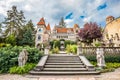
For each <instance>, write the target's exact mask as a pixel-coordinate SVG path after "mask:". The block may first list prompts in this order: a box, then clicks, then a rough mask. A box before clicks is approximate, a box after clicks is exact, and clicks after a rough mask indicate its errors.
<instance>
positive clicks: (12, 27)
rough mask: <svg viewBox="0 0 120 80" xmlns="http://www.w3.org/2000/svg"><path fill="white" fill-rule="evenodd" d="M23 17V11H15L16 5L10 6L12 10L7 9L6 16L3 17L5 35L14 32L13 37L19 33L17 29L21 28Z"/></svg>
mask: <svg viewBox="0 0 120 80" xmlns="http://www.w3.org/2000/svg"><path fill="white" fill-rule="evenodd" d="M24 19H25V17H24V15H23V12H22V11H20V12H18V11H17V8H16V6H12V10H8V11H7V18H5V21H4V24H5V28H6V30H5V35H6V36H8V35H11V34H15V37H16V36H18V35H19V31H20V30H21V29H22V28H23V25H24V22H25V20H24Z"/></svg>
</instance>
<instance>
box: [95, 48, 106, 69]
mask: <svg viewBox="0 0 120 80" xmlns="http://www.w3.org/2000/svg"><path fill="white" fill-rule="evenodd" d="M96 54H97V57H96V58H97V66H99V67H100V68H103V67H105V66H106V65H105V60H104V51H103V49H102V48H98V49H97V51H96Z"/></svg>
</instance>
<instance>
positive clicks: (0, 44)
mask: <svg viewBox="0 0 120 80" xmlns="http://www.w3.org/2000/svg"><path fill="white" fill-rule="evenodd" d="M9 46H11V44H5V43H0V47H9Z"/></svg>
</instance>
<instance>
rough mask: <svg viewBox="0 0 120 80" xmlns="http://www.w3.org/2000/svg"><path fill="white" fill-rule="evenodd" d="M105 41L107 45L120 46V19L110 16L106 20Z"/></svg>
mask: <svg viewBox="0 0 120 80" xmlns="http://www.w3.org/2000/svg"><path fill="white" fill-rule="evenodd" d="M103 40H104V41H105V43H106V44H109V43H113V45H114V46H116V47H117V46H120V17H118V18H116V19H115V18H114V17H113V16H108V17H107V18H106V26H105V28H104V33H103Z"/></svg>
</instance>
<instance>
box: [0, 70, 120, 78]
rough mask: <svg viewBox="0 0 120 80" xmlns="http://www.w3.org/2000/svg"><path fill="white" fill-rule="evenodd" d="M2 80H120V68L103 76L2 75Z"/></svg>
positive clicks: (0, 76)
mask: <svg viewBox="0 0 120 80" xmlns="http://www.w3.org/2000/svg"><path fill="white" fill-rule="evenodd" d="M0 80H120V68H118V69H116V70H115V71H114V72H108V73H103V74H101V75H69V76H67V75H66V76H29V75H24V76H21V75H11V74H1V75H0Z"/></svg>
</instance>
